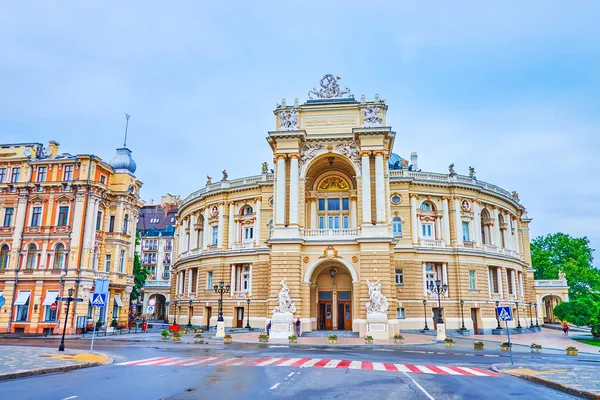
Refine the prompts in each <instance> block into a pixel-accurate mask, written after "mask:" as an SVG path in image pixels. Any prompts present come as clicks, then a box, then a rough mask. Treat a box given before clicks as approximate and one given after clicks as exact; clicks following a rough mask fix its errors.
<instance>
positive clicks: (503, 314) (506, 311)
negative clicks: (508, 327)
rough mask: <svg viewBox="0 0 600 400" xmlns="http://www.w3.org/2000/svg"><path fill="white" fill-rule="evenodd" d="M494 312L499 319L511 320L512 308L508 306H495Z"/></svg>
mask: <svg viewBox="0 0 600 400" xmlns="http://www.w3.org/2000/svg"><path fill="white" fill-rule="evenodd" d="M496 313H497V315H498V319H499V320H500V321H512V320H513V315H512V308H510V307H508V306H503V307H498V308H496Z"/></svg>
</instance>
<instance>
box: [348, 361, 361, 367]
mask: <svg viewBox="0 0 600 400" xmlns="http://www.w3.org/2000/svg"><path fill="white" fill-rule="evenodd" d="M348 368H349V369H361V368H362V361H352V362H351V363H350V365H348Z"/></svg>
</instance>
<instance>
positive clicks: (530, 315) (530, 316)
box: [529, 303, 533, 328]
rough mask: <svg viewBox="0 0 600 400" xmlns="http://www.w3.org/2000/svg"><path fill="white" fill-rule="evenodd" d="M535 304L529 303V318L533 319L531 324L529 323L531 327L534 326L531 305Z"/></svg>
mask: <svg viewBox="0 0 600 400" xmlns="http://www.w3.org/2000/svg"><path fill="white" fill-rule="evenodd" d="M532 305H533V304H531V303H529V319H530V320H531V324H530V325H529V327H530V328H533V315H532V314H531V306H532Z"/></svg>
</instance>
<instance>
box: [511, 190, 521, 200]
mask: <svg viewBox="0 0 600 400" xmlns="http://www.w3.org/2000/svg"><path fill="white" fill-rule="evenodd" d="M512 197H513V199H515V200H516V201H520V199H519V193H517V192H516V191H515V190H513V192H512Z"/></svg>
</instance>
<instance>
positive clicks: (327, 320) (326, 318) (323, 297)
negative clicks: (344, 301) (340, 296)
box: [317, 292, 333, 330]
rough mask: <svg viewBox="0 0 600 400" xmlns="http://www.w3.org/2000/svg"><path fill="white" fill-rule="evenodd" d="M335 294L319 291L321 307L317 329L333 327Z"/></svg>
mask: <svg viewBox="0 0 600 400" xmlns="http://www.w3.org/2000/svg"><path fill="white" fill-rule="evenodd" d="M332 306H333V294H332V292H319V308H318V312H317V314H318V315H317V321H318V327H317V329H325V330H331V329H333V310H332Z"/></svg>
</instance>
